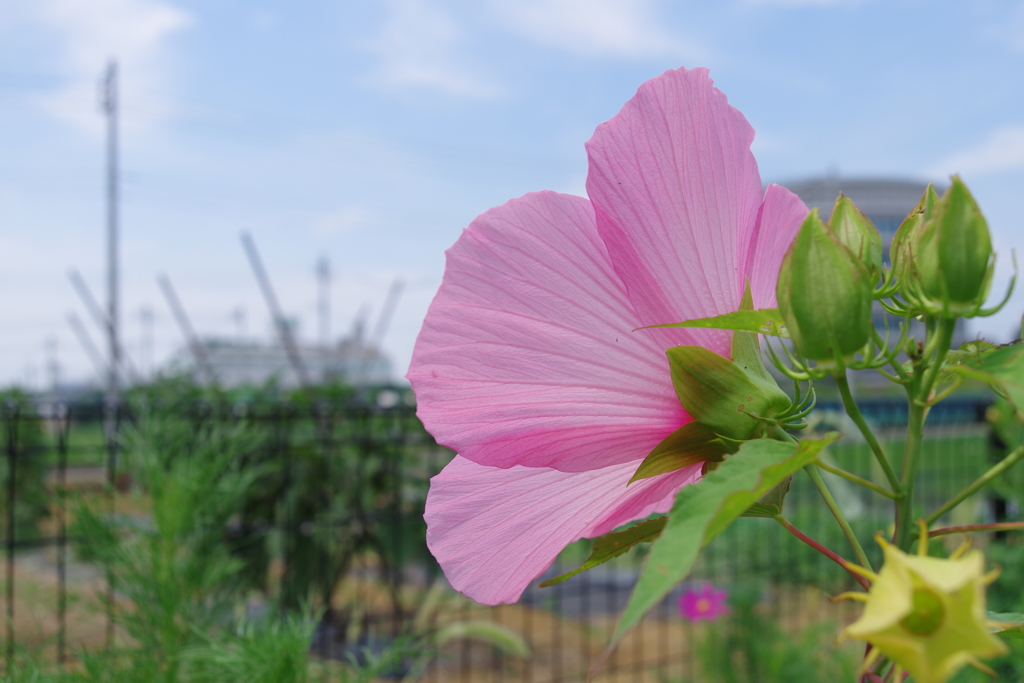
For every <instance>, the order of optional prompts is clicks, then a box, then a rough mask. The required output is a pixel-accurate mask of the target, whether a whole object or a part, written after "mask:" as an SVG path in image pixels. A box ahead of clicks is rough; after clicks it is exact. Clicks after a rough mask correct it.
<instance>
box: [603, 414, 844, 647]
mask: <svg viewBox="0 0 1024 683" xmlns="http://www.w3.org/2000/svg"><path fill="white" fill-rule="evenodd" d="M838 438H839V434H836V433H834V432H833V433H830V434H827V435H826V436H825V437H824V438H823V439H821V440H804V441H801V442H800V443H799V444H798V445H796V446H794V445H793V444H788V443H782V442H780V441H773V440H769V439H758V440H756V441H748V442H747V443H745V444H743V446H742V447H740V450H739V451H738V452H737V453H736V455H733V456H730V457H729V458H728V459H727V460H726V461H725V462H724V463H722V465H721V466H720V467H719V468H718V469H717V470H715V471H713V472H709V473H708V474H707V476H705V477H704V478H703V479H701V481H700V482H698V483H696V484H693V485H691V486H685V487H683V488H682V489H681V490H680V491H679V493H678V494H677V495H676V501H675V504H674V505H673V506H672V511H671V512H669V516H668V522H667V523H666V524H665V529H664V530H663V531H662V533H661V536H660V537H659V538H658V540H657V542H656V543H655V544H654V546H653V547H652V548H651V553H650V555H649V556H648V558H647V562H646V563H645V564H644V567H643V569H642V570H641V573H640V578H639V579H638V580H637V583H636V586H635V587H634V588H633V593H632V595H631V596H630V598H629V604H628V605H627V606H626V609H625V611H624V612H623V613H622V617H621V618H620V619H619V623H618V626H617V627H616V629H615V634H614V636H613V637H612V641H611V643H610V644H609V647H608V650H609V651H610V650H611V649H612V648H613V647H614V646H615V644H616V643H617V642H618V641H619V640H621V638H622V636H623V635H625V634H626V632H628V631H629V630H630V629H631V628H633V627H634V626H635V625H636V624H638V623H639V622H640V620H641V619H643V617H644V615H645V614H647V612H648V610H650V609H651V608H652V607H654V606H655V605H656V604H658V603H659V602H660V601H661V600H662V599H663V598H664V597H665V596H666V595H667V594H668V592H669V591H670V590H672V587H673V586H675V585H676V584H677V583H679V582H680V581H682V580H683V579H684V578H686V576H687V575H688V574H689V573H690V570H691V569H692V568H693V565H694V563H695V562H696V561H697V556H698V555H699V554H700V549H701V548H703V547H704V546H705V545H707V544H708V543H709V542H711V540H712V539H713V538H714V537H715V536H717V535H718V534H719V533H721V532H722V531H723V530H724V529H725V528H726V527H727V526H729V524H731V523H732V522H733V520H735V519H736V518H737V517H739V516H740V515H741V514H743V512H744V511H746V510H748V509H749V508H750V507H751V506H752V505H753V504H754V503H756V502H757V501H758V499H759V498H761V497H762V496H764V495H765V494H767V493H768V492H769V491H771V490H772V489H773V488H774V487H776V486H777V485H778V484H779V483H781V482H782V481H784V480H785V479H786V478H787V477H789V476H790V475H792V474H793V473H794V472H796V471H797V470H799V469H800V468H802V467H804V466H806V465H809V464H811V463H812V462H814V460H815V458H816V457H817V456H818V453H819V452H820V451H821V449H823V448H824V447H825V446H827V445H828V444H830V443H832V442H833V441H835V440H836V439H838Z"/></svg>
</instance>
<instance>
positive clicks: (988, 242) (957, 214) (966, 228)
mask: <svg viewBox="0 0 1024 683" xmlns="http://www.w3.org/2000/svg"><path fill="white" fill-rule="evenodd" d="M993 261H994V258H993V253H992V239H991V237H990V236H989V231H988V222H987V221H986V220H985V217H984V216H982V215H981V209H979V208H978V204H977V203H976V202H975V201H974V197H972V196H971V193H970V191H969V190H968V189H967V186H966V185H964V184H963V181H961V180H960V178H959V177H957V176H953V182H952V184H951V185H950V186H949V189H948V190H946V194H945V195H943V197H942V200H941V201H940V202H939V203H938V205H937V206H936V210H935V215H934V216H933V217H932V218H931V219H930V220H928V221H926V222H925V223H924V225H923V227H922V228H921V230H920V239H919V241H918V244H917V249H916V250H915V254H914V263H915V266H916V268H915V269H916V272H917V278H918V280H919V282H920V298H921V299H922V304H923V305H924V308H925V310H926V311H927V312H929V313H932V314H936V315H943V316H945V317H948V318H955V317H958V316H962V315H967V316H970V315H974V314H975V313H976V312H977V310H978V309H979V308H980V307H981V305H982V304H983V303H984V302H985V297H986V296H988V289H989V285H990V283H991V279H992V267H993Z"/></svg>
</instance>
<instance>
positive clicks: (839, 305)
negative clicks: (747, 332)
mask: <svg viewBox="0 0 1024 683" xmlns="http://www.w3.org/2000/svg"><path fill="white" fill-rule="evenodd" d="M871 290H872V286H871V276H870V275H869V273H868V271H867V269H866V268H865V267H864V266H863V265H862V264H861V262H860V261H859V260H858V259H857V257H856V256H854V254H853V253H852V252H851V251H850V250H849V249H847V248H846V247H845V246H843V245H842V244H841V243H840V241H839V239H838V238H837V237H836V236H835V234H834V233H833V232H832V231H831V230H829V229H828V227H827V226H826V225H825V224H824V223H823V222H822V221H821V218H820V217H819V216H818V211H817V209H815V210H814V211H811V213H810V215H809V216H807V218H806V219H805V220H804V223H803V225H802V226H800V232H798V233H797V236H796V238H795V239H794V240H793V244H792V245H790V247H789V251H787V252H786V256H785V258H783V260H782V269H781V270H780V271H779V282H778V286H777V289H776V298H777V299H778V302H779V311H780V312H781V313H782V317H783V319H784V320H785V321H786V326H787V327H788V328H789V336H790V337H791V338H792V339H793V343H794V344H796V348H797V350H798V351H799V352H800V353H801V354H802V355H803V356H804V357H805V358H809V359H811V360H816V361H818V362H819V363H820V364H823V365H825V366H828V365H829V364H830V363H833V362H835V360H836V359H844V358H849V357H850V356H852V355H853V354H854V353H856V352H857V351H859V350H860V349H861V348H862V347H863V346H864V345H865V344H866V343H867V341H868V338H869V337H870V335H871V301H872V296H871Z"/></svg>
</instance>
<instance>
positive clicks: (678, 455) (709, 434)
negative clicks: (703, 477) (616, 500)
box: [627, 421, 729, 485]
mask: <svg viewBox="0 0 1024 683" xmlns="http://www.w3.org/2000/svg"><path fill="white" fill-rule="evenodd" d="M728 452H729V450H728V449H727V448H726V445H725V442H723V441H722V440H721V439H720V438H718V435H717V434H715V432H714V431H713V430H712V429H711V428H710V427H707V426H706V425H704V424H701V423H700V422H696V421H694V422H687V423H686V424H684V425H683V426H682V427H680V428H679V429H677V430H676V431H674V432H672V433H671V434H669V435H668V436H666V437H665V438H664V439H663V440H662V442H661V443H659V444H658V445H657V446H655V447H654V450H652V451H651V452H650V453H648V454H647V457H646V458H644V459H643V462H641V463H640V467H638V468H637V470H636V473H635V474H634V475H633V478H632V479H630V480H629V484H632V483H633V482H634V481H639V480H640V479H649V478H650V477H656V476H658V475H659V474H665V473H666V472H675V471H676V470H681V469H683V468H684V467H689V466H690V465H694V464H696V463H698V462H705V461H708V460H711V461H712V462H720V461H721V460H722V459H724V457H725V455H726V454H727V453H728ZM627 485H628V484H627Z"/></svg>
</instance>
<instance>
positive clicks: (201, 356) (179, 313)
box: [156, 273, 216, 383]
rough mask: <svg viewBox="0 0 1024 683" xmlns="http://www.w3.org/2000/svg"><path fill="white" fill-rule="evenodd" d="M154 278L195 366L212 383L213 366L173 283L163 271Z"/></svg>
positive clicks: (213, 377)
mask: <svg viewBox="0 0 1024 683" xmlns="http://www.w3.org/2000/svg"><path fill="white" fill-rule="evenodd" d="M156 279H157V282H159V283H160V289H161V291H163V293H164V298H165V299H167V305H168V306H169V307H170V309H171V313H173V314H174V319H175V320H176V321H177V322H178V327H180V328H181V333H182V334H183V335H184V336H185V343H186V344H188V349H189V351H191V352H192V358H194V359H195V361H196V367H197V368H198V369H199V372H201V373H202V374H203V375H205V376H206V381H207V382H211V383H212V382H213V381H214V380H215V379H216V377H215V375H214V373H213V366H212V365H211V364H210V357H209V356H208V355H207V354H206V346H205V345H204V344H203V343H202V342H201V341H199V337H197V336H196V333H195V330H193V329H192V323H191V322H189V319H188V314H187V313H186V312H185V307H184V306H182V305H181V300H180V299H178V294H177V293H176V292H175V291H174V285H172V284H171V280H170V279H169V278H168V277H167V276H166V275H164V274H163V273H161V274H160V275H158V276H157V278H156Z"/></svg>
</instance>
